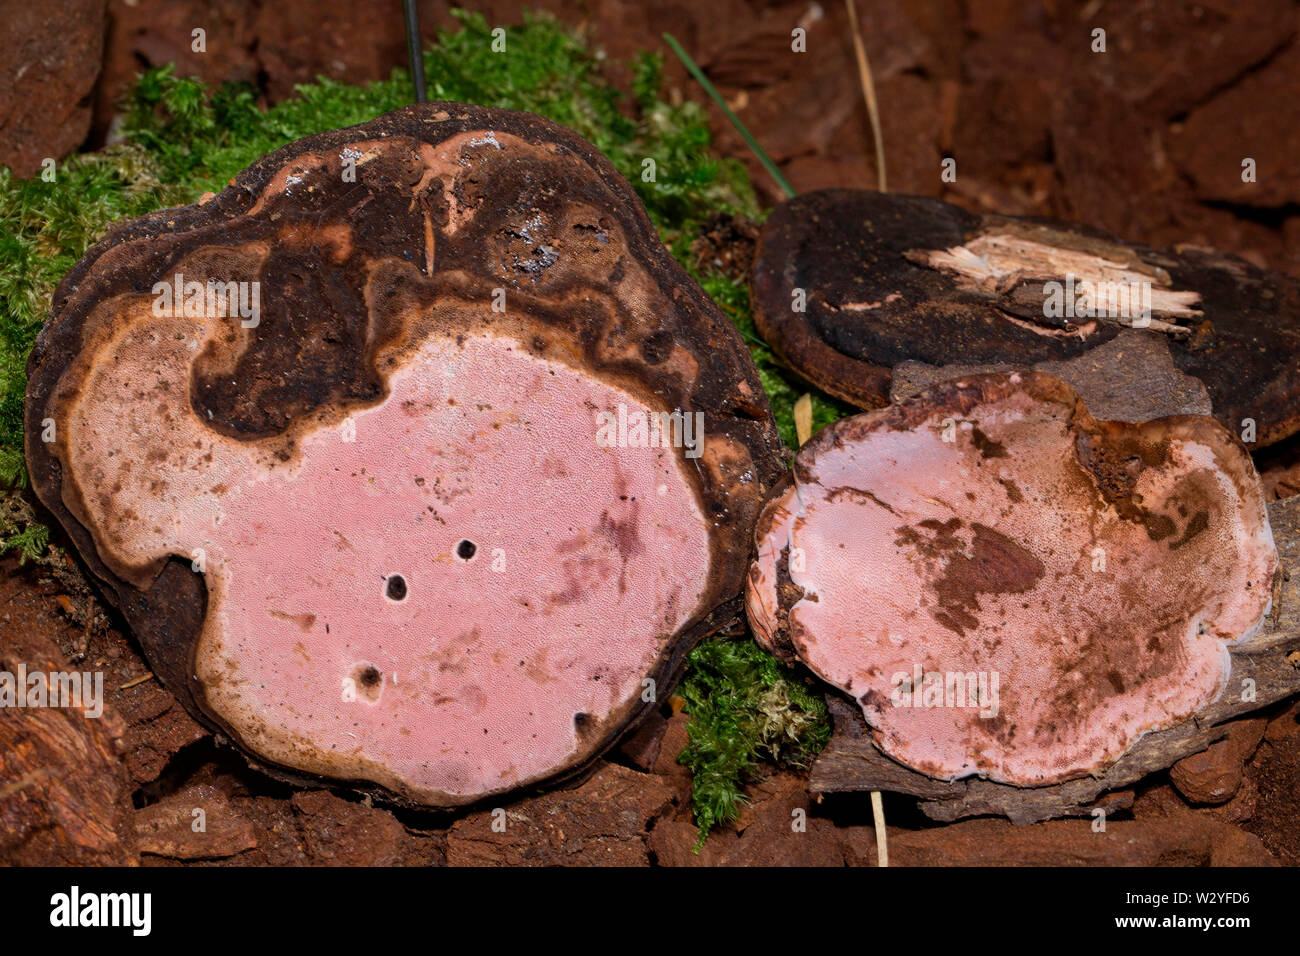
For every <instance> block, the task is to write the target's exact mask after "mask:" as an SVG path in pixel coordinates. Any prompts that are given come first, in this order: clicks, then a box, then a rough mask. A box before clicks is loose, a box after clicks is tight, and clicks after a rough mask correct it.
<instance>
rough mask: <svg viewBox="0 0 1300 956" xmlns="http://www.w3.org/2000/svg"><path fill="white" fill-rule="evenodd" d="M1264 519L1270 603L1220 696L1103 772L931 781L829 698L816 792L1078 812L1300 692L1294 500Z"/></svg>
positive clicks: (954, 814) (946, 810)
mask: <svg viewBox="0 0 1300 956" xmlns="http://www.w3.org/2000/svg"><path fill="white" fill-rule="evenodd" d="M1268 510H1269V522H1270V525H1271V527H1272V529H1273V535H1274V539H1275V542H1276V545H1277V548H1278V554H1279V559H1280V563H1281V571H1282V573H1281V575H1280V576H1279V582H1278V585H1279V586H1278V588H1277V590H1276V592H1275V601H1274V606H1273V610H1272V611H1271V613H1270V614H1269V616H1268V618H1267V619H1266V621H1265V625H1264V629H1263V631H1262V632H1261V633H1260V634H1259V635H1258V636H1257V637H1256V638H1255V639H1254V640H1252V641H1250V642H1248V643H1245V644H1239V645H1237V646H1235V647H1232V648H1231V649H1230V654H1231V657H1232V678H1231V681H1230V683H1229V686H1228V687H1227V688H1226V689H1225V693H1224V695H1223V696H1222V697H1221V698H1220V699H1219V700H1218V701H1215V702H1214V703H1212V704H1209V705H1208V706H1206V707H1204V708H1202V709H1201V710H1199V711H1198V712H1197V713H1196V714H1195V716H1194V718H1193V719H1192V720H1188V721H1184V722H1183V723H1180V724H1178V725H1177V726H1175V727H1171V728H1169V729H1167V730H1161V731H1156V732H1153V733H1149V734H1147V735H1146V736H1144V737H1143V738H1142V739H1141V740H1139V741H1138V742H1137V744H1136V745H1135V746H1134V747H1133V749H1132V750H1130V751H1129V752H1128V753H1127V754H1125V755H1124V756H1123V757H1122V758H1120V759H1119V760H1118V761H1116V762H1115V763H1114V764H1112V765H1111V766H1110V767H1108V768H1106V769H1105V771H1104V772H1102V773H1099V774H1096V775H1094V776H1089V777H1084V778H1081V779H1078V780H1071V781H1067V782H1065V783H1062V784H1057V785H1053V786H1047V787H1032V788H1026V787H1013V786H1008V785H1006V784H999V783H994V782H992V781H989V780H980V779H967V780H957V781H952V782H944V781H939V780H935V779H933V778H931V777H928V776H926V775H924V774H921V773H918V772H916V771H914V770H911V769H909V768H907V767H904V766H903V765H902V764H900V763H898V762H897V761H895V760H892V759H890V758H889V757H886V756H885V755H884V754H883V753H881V751H880V750H879V749H878V748H877V747H876V746H875V744H874V743H873V742H872V740H871V737H870V730H869V728H868V727H867V725H866V722H865V721H864V720H863V718H862V714H861V712H860V711H859V710H858V709H857V708H856V707H854V706H853V705H852V704H851V703H850V702H849V701H848V700H846V699H845V698H843V697H841V696H839V695H832V697H831V698H830V699H829V703H830V705H831V715H832V717H833V719H834V723H835V730H834V733H833V735H832V737H831V740H830V742H829V744H828V745H827V746H826V748H825V749H824V750H823V751H822V753H821V755H820V756H819V757H818V758H817V760H816V762H815V763H814V764H813V768H812V774H811V780H810V784H809V786H810V788H811V789H812V790H813V791H814V792H818V793H835V792H845V791H870V790H876V789H880V790H892V791H894V792H897V793H906V794H911V795H913V796H916V797H919V798H920V800H921V804H920V806H921V809H922V811H923V812H924V813H925V814H926V815H927V816H929V817H931V818H932V819H935V820H941V821H951V820H959V819H962V818H965V817H972V816H982V815H988V814H995V815H1001V816H1007V817H1009V818H1010V819H1012V820H1013V821H1015V822H1017V823H1032V822H1035V821H1037V820H1047V819H1051V818H1053V817H1061V816H1082V815H1086V814H1087V813H1088V808H1089V807H1090V806H1092V805H1093V804H1094V803H1095V802H1096V801H1097V800H1098V799H1099V798H1102V797H1103V796H1104V795H1105V794H1107V793H1109V792H1111V791H1113V790H1117V789H1121V788H1123V787H1126V786H1129V785H1130V784H1133V783H1136V782H1137V781H1139V780H1141V779H1142V778H1143V777H1146V776H1148V775H1149V774H1152V773H1155V772H1157V771H1160V770H1164V769H1166V768H1168V767H1170V766H1172V765H1174V764H1175V763H1177V762H1178V761H1179V760H1181V759H1183V758H1184V757H1187V756H1189V755H1191V754H1196V753H1200V752H1202V751H1204V750H1205V749H1206V748H1207V747H1209V746H1210V745H1212V744H1214V743H1216V742H1218V741H1221V740H1224V739H1225V738H1226V737H1227V736H1228V732H1229V729H1230V726H1229V724H1228V722H1229V721H1231V720H1233V719H1235V718H1238V717H1241V716H1242V715H1245V714H1249V713H1252V712H1254V711H1256V710H1259V709H1261V708H1264V707H1267V706H1268V705H1270V704H1273V703H1275V702H1277V701H1279V700H1283V699H1285V698H1287V697H1289V696H1292V695H1294V694H1297V693H1300V667H1297V666H1296V664H1295V662H1294V661H1293V660H1292V658H1293V657H1294V656H1295V655H1296V654H1297V652H1300V498H1295V499H1289V500H1285V501H1275V502H1271V503H1270V504H1269V506H1268Z"/></svg>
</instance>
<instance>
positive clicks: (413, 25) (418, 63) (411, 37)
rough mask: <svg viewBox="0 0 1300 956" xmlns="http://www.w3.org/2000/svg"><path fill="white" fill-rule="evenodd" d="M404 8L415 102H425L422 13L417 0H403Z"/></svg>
mask: <svg viewBox="0 0 1300 956" xmlns="http://www.w3.org/2000/svg"><path fill="white" fill-rule="evenodd" d="M402 9H403V10H404V11H405V12H406V56H407V59H408V60H409V61H410V66H411V80H412V81H413V82H414V83H415V102H417V103H423V102H425V100H427V99H428V97H427V96H426V95H425V93H424V57H422V56H421V55H420V14H419V13H418V12H417V11H416V9H415V0H402Z"/></svg>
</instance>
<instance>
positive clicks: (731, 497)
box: [27, 103, 783, 806]
mask: <svg viewBox="0 0 1300 956" xmlns="http://www.w3.org/2000/svg"><path fill="white" fill-rule="evenodd" d="M177 276H180V277H181V278H180V279H179V280H178V279H177V278H176V277H177ZM177 282H180V286H179V288H180V289H181V291H182V295H181V296H180V297H177V298H176V302H175V307H174V308H173V307H172V306H171V305H170V304H169V303H168V302H167V301H166V298H167V295H168V290H169V289H172V288H175V287H176V285H175V284H176V283H177ZM191 283H194V284H195V286H194V287H193V288H196V289H197V290H198V293H197V295H196V296H195V297H193V299H192V297H191V285H190V284H191ZM215 283H222V284H229V285H215V286H214V284H215ZM214 288H215V289H217V290H222V289H224V290H226V292H227V293H228V294H230V295H234V296H235V297H236V301H237V302H239V303H241V304H243V305H245V306H246V307H247V308H246V310H245V312H240V311H238V310H237V309H236V308H234V307H232V306H230V305H229V304H227V302H226V301H225V300H223V299H220V298H215V297H213V296H212V295H211V293H212V290H213V289H214ZM241 294H242V295H243V298H242V299H240V298H238V296H240V295H241ZM255 294H256V295H257V296H258V298H257V300H256V309H253V308H252V306H253V304H254V300H253V298H252V297H253V295H255ZM191 300H192V301H193V307H192V308H191V307H190V305H191ZM248 312H252V313H254V314H246V313H248ZM28 371H29V376H30V381H29V388H28V394H27V456H28V462H29V467H30V471H31V476H32V481H33V485H34V487H35V489H36V492H37V494H38V495H39V496H40V498H41V500H42V501H43V502H44V503H45V504H46V505H47V506H48V507H49V508H50V510H51V511H52V512H53V513H54V515H55V516H56V517H57V519H58V520H59V522H60V523H61V524H62V525H63V527H64V528H65V529H66V530H67V532H68V534H69V535H70V537H71V538H72V540H73V542H74V543H75V544H76V547H77V549H78V550H79V551H80V553H81V555H82V557H83V558H84V559H85V561H86V563H87V565H88V566H89V567H90V569H91V570H92V571H93V572H94V574H95V575H96V576H97V577H98V578H99V580H100V581H101V582H103V584H104V586H105V590H106V592H107V594H108V596H109V598H110V599H111V600H112V601H113V602H114V603H115V604H117V605H118V606H119V607H120V608H121V609H122V612H123V613H124V615H125V617H126V619H127V621H128V622H129V624H130V625H131V627H132V629H133V631H134V633H135V634H136V636H137V637H138V638H139V640H140V643H141V644H142V646H143V648H144V651H145V653H146V654H147V656H148V658H149V661H150V663H151V665H152V666H153V668H154V670H155V672H156V673H157V674H158V675H159V677H160V678H161V679H162V680H163V682H164V683H165V685H166V686H167V687H168V688H169V689H170V690H171V691H172V692H173V693H175V694H176V695H177V696H178V697H179V698H180V699H181V700H182V701H183V702H184V703H185V704H186V705H187V706H188V707H189V708H190V710H192V711H193V712H194V713H195V714H196V715H198V716H200V717H201V718H202V719H203V720H205V721H206V722H208V723H209V724H210V725H212V726H214V727H217V728H220V729H221V730H222V731H224V732H225V733H226V734H227V735H228V736H229V737H230V738H231V739H233V740H234V741H236V742H237V743H238V744H239V745H240V746H241V747H242V748H243V749H244V751H245V752H246V753H247V754H248V755H249V756H250V758H251V759H252V760H253V761H254V762H256V763H258V764H261V765H263V766H265V767H267V768H268V769H269V770H271V771H272V772H275V773H278V774H281V775H283V776H287V777H289V778H290V779H306V778H309V777H315V776H320V777H328V778H331V779H337V780H343V781H348V782H351V783H352V784H354V785H355V786H357V787H358V788H360V789H365V790H368V791H374V792H377V793H380V794H386V795H388V796H391V797H393V798H395V799H397V800H400V801H403V802H407V803H410V804H419V805H426V806H451V805H459V804H465V803H470V802H474V801H477V800H480V799H483V798H485V797H488V796H492V795H495V794H500V793H504V792H508V791H511V790H514V789H517V788H519V787H523V786H529V785H534V784H538V783H543V782H554V781H557V780H560V779H564V778H567V777H570V776H573V775H575V774H577V773H579V772H580V771H581V770H582V769H583V768H584V767H586V766H589V765H590V764H591V762H592V761H593V760H594V758H595V757H596V756H598V755H599V754H600V753H601V752H603V751H604V750H605V749H607V748H608V747H609V746H610V745H611V744H612V743H613V742H614V741H615V740H616V738H617V737H618V736H619V735H620V734H621V733H622V731H623V730H624V729H625V728H627V727H628V726H629V725H630V724H631V723H633V722H634V721H635V720H636V719H637V718H638V716H640V715H641V714H643V713H644V712H646V711H647V710H648V709H649V708H650V707H652V706H653V700H654V699H655V697H656V696H658V699H662V696H661V695H662V694H663V693H664V692H665V691H666V688H667V687H668V686H669V685H670V684H671V683H672V681H673V680H675V678H676V677H677V676H678V674H679V671H680V668H681V666H682V663H683V659H684V657H685V654H686V652H687V651H688V650H689V649H690V647H691V646H692V644H693V643H694V642H695V641H696V640H698V639H699V638H700V637H701V636H703V635H705V634H707V633H710V632H711V631H713V630H715V629H717V628H718V627H721V626H723V625H725V624H726V623H727V622H728V621H730V620H732V619H733V618H734V615H735V614H736V613H737V612H738V610H739V597H738V595H739V592H740V589H741V587H742V584H743V580H744V573H745V560H746V557H745V556H746V552H747V550H748V535H749V531H750V529H752V527H753V522H754V520H755V518H756V516H757V513H758V511H759V509H760V507H761V506H762V502H763V501H764V499H765V498H766V496H767V494H768V492H769V491H770V489H771V487H772V486H773V485H774V483H775V482H776V481H777V480H778V478H779V477H780V474H781V472H782V470H783V468H782V456H781V451H780V445H779V440H778V437H777V435H776V431H775V428H774V426H773V423H772V420H771V416H770V412H769V410H768V406H767V401H766V398H765V397H764V394H763V390H762V388H761V386H760V384H759V380H758V377H757V374H756V372H755V370H754V368H753V365H752V364H751V362H750V359H749V355H748V352H747V350H746V348H745V346H744V344H743V342H742V341H741V339H740V337H739V335H738V334H737V332H736V331H735V330H734V328H733V327H732V326H731V325H730V323H728V321H727V320H726V319H725V317H724V316H723V315H722V314H721V313H720V312H719V311H718V310H717V308H716V307H715V306H714V305H713V304H712V303H711V302H710V301H709V300H708V299H707V297H706V296H705V295H704V294H703V293H702V292H701V290H700V289H699V288H698V287H697V286H696V285H695V284H694V283H693V282H692V281H691V280H690V279H689V278H688V277H687V276H686V274H685V273H684V272H683V271H682V270H681V269H680V268H679V267H678V266H677V264H676V263H675V262H674V261H673V260H672V258H671V257H670V256H669V254H668V253H667V251H666V250H665V249H664V247H663V246H662V244H661V243H660V241H659V239H658V237H657V236H656V234H655V232H654V230H653V228H652V227H651V225H650V223H649V221H648V220H647V218H646V215H645V211H644V210H643V208H642V207H641V205H640V203H639V202H638V200H637V199H636V196H635V194H634V193H633V192H632V190H631V188H630V187H629V185H628V184H627V182H626V181H625V180H624V179H623V178H622V177H621V176H620V175H619V173H618V172H617V171H616V170H615V169H614V168H613V167H612V166H611V165H610V164H609V163H608V162H607V161H606V160H605V159H604V158H603V157H601V156H600V155H599V154H598V153H597V151H596V150H595V149H594V148H593V147H592V146H591V145H590V144H588V143H587V142H585V141H584V140H582V139H581V138H580V137H578V136H577V135H575V134H574V133H572V132H569V131H567V130H565V129H563V128H561V127H559V126H556V125H554V124H552V123H550V122H547V121H545V120H543V119H540V118H539V117H536V116H532V115H528V114H523V113H511V112H505V111H500V110H489V109H481V108H477V107H470V106H464V105H460V104H455V103H429V104H424V105H420V106H415V107H410V108H407V109H403V110H399V111H396V112H394V113H390V114H387V115H385V116H382V117H380V118H378V119H376V120H374V121H373V122H370V123H366V124H364V125H361V126H357V127H353V128H351V129H344V130H336V131H333V132H328V133H323V134H321V135H319V136H313V137H309V138H307V139H304V140H300V141H298V142H295V143H292V144H290V145H288V146H286V147H284V148H282V149H280V150H277V151H276V152H274V153H272V154H271V155H269V156H267V157H265V158H263V159H262V160H260V161H259V162H257V163H256V164H254V165H253V166H251V167H250V168H249V169H247V170H246V171H245V172H243V173H242V174H240V175H239V176H238V177H236V178H235V179H234V180H233V182H232V183H231V185H230V187H229V188H228V189H226V190H224V191H223V192H221V193H220V194H219V195H217V196H215V197H212V198H210V199H209V200H208V201H206V202H201V203H200V204H197V205H193V206H186V207H183V208H178V209H168V210H164V211H161V212H158V213H154V214H152V215H149V216H146V217H144V218H142V219H139V220H136V221H133V222H128V223H124V224H122V225H120V226H118V227H117V228H115V229H114V230H113V231H112V232H111V233H110V234H109V235H108V236H107V237H106V238H105V239H104V240H103V241H101V242H100V243H98V244H97V245H96V246H95V247H94V248H93V249H92V250H91V251H90V252H89V253H88V254H87V255H86V257H85V258H84V259H83V260H82V261H81V262H80V263H79V264H78V265H77V266H76V268H75V269H73V271H72V272H71V273H70V274H69V275H68V276H67V277H66V279H65V280H64V281H63V283H62V285H61V286H60V287H59V289H58V290H57V292H56V293H55V296H54V302H53V316H52V318H51V319H50V321H49V323H48V324H47V325H46V327H45V329H44V331H43V332H42V333H41V336H40V338H39V341H38V342H37V345H36V348H35V350H34V351H33V353H32V356H31V360H30V363H29V368H28ZM673 415H676V416H677V418H676V419H673V418H672V416H673ZM683 416H684V417H683ZM652 419H653V422H654V423H662V426H663V427H662V428H660V429H659V430H658V431H656V430H655V429H654V428H653V425H652ZM638 422H640V423H641V424H640V427H638ZM683 422H686V423H687V424H688V425H689V426H690V427H683V424H682V423H683ZM51 436H52V437H53V440H51V441H47V440H45V439H47V438H49V437H51ZM652 681H653V682H654V683H653V684H651V683H650V682H652ZM652 687H653V688H654V693H649V692H648V691H649V690H650V689H651V688H652Z"/></svg>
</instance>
